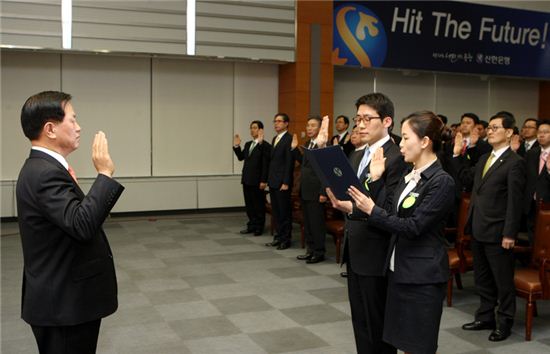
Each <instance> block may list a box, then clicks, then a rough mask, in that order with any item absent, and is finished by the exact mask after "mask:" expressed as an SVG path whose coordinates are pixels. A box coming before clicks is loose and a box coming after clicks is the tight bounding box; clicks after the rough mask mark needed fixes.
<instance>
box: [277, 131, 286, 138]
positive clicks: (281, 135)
mask: <svg viewBox="0 0 550 354" xmlns="http://www.w3.org/2000/svg"><path fill="white" fill-rule="evenodd" d="M286 132H287V130H285V131H284V132H281V133H279V134H277V138H279V139H281V138H282V137H283V135H285V133H286Z"/></svg>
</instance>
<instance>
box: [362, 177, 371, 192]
mask: <svg viewBox="0 0 550 354" xmlns="http://www.w3.org/2000/svg"><path fill="white" fill-rule="evenodd" d="M370 180H371V178H370V173H369V174H367V179H366V180H365V183H364V185H365V189H366V190H367V191H370V188H369V182H370Z"/></svg>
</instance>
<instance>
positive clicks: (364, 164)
mask: <svg viewBox="0 0 550 354" xmlns="http://www.w3.org/2000/svg"><path fill="white" fill-rule="evenodd" d="M369 155H370V149H369V148H368V147H366V148H365V154H364V155H363V158H362V159H361V163H359V168H358V169H357V178H361V175H362V174H363V170H364V169H365V167H367V165H368V160H369Z"/></svg>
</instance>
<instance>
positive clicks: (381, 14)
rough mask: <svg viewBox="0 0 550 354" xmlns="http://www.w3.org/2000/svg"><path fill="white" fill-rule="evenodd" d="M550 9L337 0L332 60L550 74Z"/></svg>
mask: <svg viewBox="0 0 550 354" xmlns="http://www.w3.org/2000/svg"><path fill="white" fill-rule="evenodd" d="M549 23H550V14H548V13H544V12H535V11H527V10H516V9H510V8H503V7H496V6H486V5H477V4H472V3H463V2H454V1H437V2H432V1H354V2H350V1H335V2H334V42H333V43H334V48H333V62H334V64H339V65H351V66H362V67H386V68H398V69H418V70H430V71H447V72H460V73H476V74H488V75H504V76H521V77H533V78H550V40H549V34H548V32H549Z"/></svg>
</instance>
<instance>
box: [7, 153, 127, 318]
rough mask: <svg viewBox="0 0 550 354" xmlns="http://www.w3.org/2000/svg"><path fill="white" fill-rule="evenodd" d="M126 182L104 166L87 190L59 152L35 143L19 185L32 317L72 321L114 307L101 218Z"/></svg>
mask: <svg viewBox="0 0 550 354" xmlns="http://www.w3.org/2000/svg"><path fill="white" fill-rule="evenodd" d="M123 189H124V187H122V186H121V185H120V184H119V183H118V182H116V181H115V180H113V179H111V178H109V177H107V176H105V175H102V174H99V175H98V176H97V178H96V180H95V182H94V184H93V185H92V187H91V189H90V191H89V192H88V194H87V195H84V193H83V192H82V191H81V190H80V188H79V186H78V184H77V183H76V182H75V181H74V180H73V179H72V177H71V176H70V175H69V173H68V171H67V170H66V169H65V168H64V167H63V166H62V165H61V164H60V163H59V162H58V161H57V160H56V159H54V158H53V157H51V156H49V155H48V154H45V153H43V152H41V151H36V150H31V154H30V157H29V158H28V159H27V160H26V161H25V164H24V165H23V168H22V169H21V172H20V174H19V178H18V180H17V189H16V194H17V212H18V219H19V229H20V234H21V241H22V246H23V259H24V270H23V294H22V304H21V308H22V318H23V319H24V320H25V321H26V322H28V323H29V324H31V325H37V326H69V325H75V324H79V323H84V322H88V321H92V320H96V319H99V318H102V317H105V316H108V315H110V314H111V313H113V312H115V311H116V309H117V283H116V275H115V268H114V263H113V256H112V253H111V249H110V247H109V243H108V241H107V238H106V236H105V232H104V231H103V228H102V224H103V222H104V220H105V218H106V217H107V215H108V214H109V211H110V210H111V209H112V207H113V206H114V205H115V202H116V201H117V200H118V198H119V196H120V194H121V193H122V191H123Z"/></svg>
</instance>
